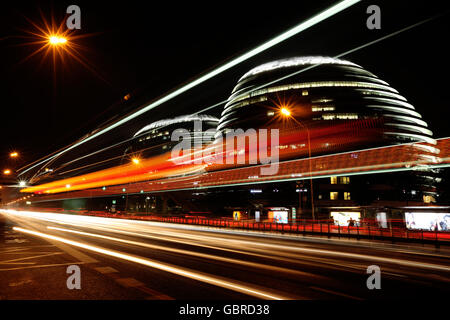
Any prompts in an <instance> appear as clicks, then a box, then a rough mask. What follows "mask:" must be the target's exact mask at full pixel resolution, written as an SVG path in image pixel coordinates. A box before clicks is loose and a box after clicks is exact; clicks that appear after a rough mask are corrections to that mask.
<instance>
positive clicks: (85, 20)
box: [0, 0, 450, 167]
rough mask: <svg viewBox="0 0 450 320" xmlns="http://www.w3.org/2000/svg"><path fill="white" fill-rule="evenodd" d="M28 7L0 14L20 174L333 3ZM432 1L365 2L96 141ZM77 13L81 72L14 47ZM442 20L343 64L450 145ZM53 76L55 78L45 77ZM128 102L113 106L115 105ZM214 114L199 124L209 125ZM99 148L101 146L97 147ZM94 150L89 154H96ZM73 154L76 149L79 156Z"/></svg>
mask: <svg viewBox="0 0 450 320" xmlns="http://www.w3.org/2000/svg"><path fill="white" fill-rule="evenodd" d="M295 3H296V4H295V5H293V4H292V1H289V2H287V1H286V2H284V1H274V2H272V3H265V2H261V1H257V2H246V3H245V4H246V5H244V2H243V1H235V2H233V1H223V2H220V1H218V2H216V1H215V2H209V4H205V3H198V4H197V3H194V2H185V3H184V4H179V3H178V2H171V1H166V2H161V3H158V4H155V2H153V1H120V2H115V1H107V2H106V1H105V2H102V1H70V2H67V1H29V2H22V1H21V2H20V3H19V4H14V3H11V4H5V3H2V8H1V9H0V14H1V17H0V21H1V29H0V33H1V39H2V40H1V42H0V43H1V48H2V49H1V54H2V58H1V60H0V61H1V74H2V80H3V85H2V86H1V97H2V99H1V106H2V111H1V116H2V122H1V127H0V128H1V129H0V130H1V137H2V139H1V145H0V151H1V152H2V153H1V155H4V156H0V163H1V165H2V167H3V166H5V165H7V163H6V160H3V159H4V158H7V153H8V152H9V151H10V150H13V149H16V150H18V151H19V152H21V153H22V157H23V158H22V159H23V161H24V162H26V163H28V162H31V161H34V160H36V159H37V158H38V157H40V156H44V155H45V154H48V153H49V152H52V151H55V150H56V149H57V148H60V147H63V146H65V145H67V144H68V143H70V142H73V141H74V140H76V139H77V138H80V137H81V136H83V135H85V134H86V133H88V132H90V131H92V130H93V129H95V128H96V127H97V126H98V125H100V124H101V123H103V122H104V121H106V120H108V119H110V118H113V117H118V116H121V115H124V114H126V113H127V112H130V111H131V110H133V109H135V108H138V107H139V106H142V105H145V103H146V102H148V101H151V100H152V99H154V98H156V97H158V96H160V95H161V94H163V93H164V92H166V91H168V90H170V89H171V88H173V87H174V86H177V85H180V84H182V83H185V82H186V81H188V80H189V79H191V78H193V77H195V76H196V75H198V74H199V73H201V72H204V71H206V70H208V69H209V68H212V67H213V66H215V65H218V64H220V63H222V62H224V61H226V60H228V59H230V58H232V57H234V56H236V55H238V54H240V53H244V52H245V51H247V50H249V49H252V48H253V47H255V46H256V45H259V44H261V43H262V42H264V41H266V40H268V39H270V38H271V37H273V36H275V35H277V34H279V33H281V32H283V31H285V30H287V29H288V28H290V27H292V26H294V25H296V24H298V23H300V22H302V21H303V20H304V19H306V18H308V17H310V16H311V15H313V14H314V13H317V12H319V11H320V10H323V9H325V8H327V7H328V6H329V5H330V4H332V3H334V2H333V1H317V0H308V1H304V0H299V1H296V2H295ZM444 3H445V2H444V1H435V0H430V1H426V2H422V4H413V3H412V2H411V1H370V2H365V1H363V2H362V3H360V4H358V5H356V6H354V7H353V8H351V9H348V10H346V11H345V12H343V13H341V14H339V15H338V16H336V17H334V18H332V19H330V20H327V21H326V22H323V23H321V24H320V25H318V26H316V27H314V28H312V29H310V30H308V31H306V32H304V33H302V34H300V35H297V36H295V37H294V38H292V39H291V40H288V41H286V42H284V43H282V44H281V45H278V46H277V47H276V48H273V49H270V50H268V51H267V52H265V53H263V54H260V55H258V56H256V57H255V58H253V59H251V60H249V61H247V62H245V63H243V64H241V65H239V66H237V67H235V68H233V69H232V70H230V71H228V72H226V73H224V74H223V75H221V76H219V77H217V78H215V79H214V80H211V81H208V82H207V83H205V84H204V85H202V86H200V87H199V88H197V89H195V90H193V91H192V92H190V93H188V94H186V95H183V96H182V97H180V98H178V99H176V100H174V101H172V102H169V103H166V104H164V105H163V106H161V107H159V108H157V109H155V110H154V111H151V112H149V113H148V114H145V115H144V116H143V117H141V118H140V119H139V121H136V122H133V123H130V124H129V125H127V126H124V127H122V128H120V129H119V130H117V131H115V132H114V133H112V134H111V135H110V136H109V137H105V141H103V142H104V143H109V141H113V140H114V139H122V138H123V137H126V136H131V135H132V134H134V132H135V131H137V130H138V129H139V128H140V126H142V125H143V124H144V123H149V122H152V121H154V120H158V119H161V118H165V117H172V116H176V115H180V114H189V113H192V112H195V111H197V110H199V109H201V108H203V107H207V106H209V105H211V104H213V103H215V102H218V101H221V100H223V99H226V98H227V96H228V95H229V93H230V92H231V90H232V89H233V86H234V84H235V83H236V81H237V80H238V79H239V77H240V76H241V75H242V74H244V73H245V72H246V71H248V70H249V69H250V68H252V67H254V66H257V65H258V64H261V63H264V62H267V61H270V60H274V59H278V58H285V57H289V56H301V55H324V56H334V55H337V54H339V53H342V52H344V51H346V50H349V49H352V48H354V47H357V46H359V45H362V44H364V43H367V42H369V41H371V40H374V39H376V38H378V37H381V36H384V35H386V34H389V33H391V32H393V31H396V30H398V29H401V28H403V27H406V26H409V25H411V24H413V23H415V22H418V21H420V20H423V19H425V18H428V17H431V16H433V15H435V14H437V13H442V12H444V11H445V8H444V5H443V4H444ZM71 4H77V5H79V6H80V8H81V14H82V22H81V27H82V28H81V30H79V31H77V32H76V33H75V35H89V37H86V38H82V39H79V40H77V41H76V43H77V44H78V45H80V46H81V48H80V49H79V52H80V53H81V56H82V59H83V60H84V61H85V62H86V63H87V64H88V65H89V66H90V67H89V68H88V67H86V66H84V65H82V64H81V63H79V62H78V61H76V60H75V59H73V58H70V57H69V56H66V57H65V59H64V62H63V61H56V63H55V64H54V63H53V61H52V59H50V58H49V57H47V58H44V57H43V54H36V55H35V56H33V57H32V58H30V59H28V60H26V61H25V62H23V61H22V60H23V59H24V58H26V57H27V56H28V55H30V54H31V53H32V52H33V51H35V50H36V49H38V48H39V46H37V45H24V44H26V43H27V42H29V41H32V40H30V39H24V38H23V36H25V35H27V33H26V32H25V31H24V30H28V31H36V30H35V29H34V27H33V26H32V25H31V23H30V22H28V21H27V19H29V20H32V21H33V22H35V23H36V24H38V25H43V19H42V17H41V14H42V15H43V16H44V17H45V19H47V20H48V21H51V19H52V18H53V19H54V20H55V22H56V23H57V24H59V23H61V22H63V21H64V19H65V11H66V8H67V6H69V5H71ZM370 4H377V5H379V6H380V7H381V10H382V11H381V12H382V29H381V30H368V29H367V28H366V19H367V17H368V15H367V14H366V12H365V11H366V8H367V6H368V5H370ZM449 26H450V23H449V16H448V15H447V16H444V17H441V18H437V19H436V20H433V21H431V22H429V23H427V24H425V25H422V26H420V27H417V28H415V29H413V30H410V31H408V32H405V33H402V34H401V35H398V36H396V37H393V38H391V39H389V40H386V41H383V42H381V43H379V44H376V45H374V46H372V47H370V48H366V49H363V50H361V51H358V52H356V53H353V54H351V55H349V56H347V57H345V58H346V59H348V60H351V61H353V62H355V63H358V64H360V65H361V66H363V67H365V68H366V69H368V70H369V71H371V72H373V73H375V74H376V75H378V76H379V77H380V78H382V79H384V80H385V81H387V82H389V83H390V84H391V85H392V86H393V87H394V88H396V89H397V90H399V91H400V93H401V94H402V95H404V96H405V97H406V98H407V99H408V100H409V101H410V102H411V103H412V104H413V105H415V107H416V109H417V110H418V111H419V112H420V113H421V114H422V115H423V118H424V119H425V120H426V121H427V122H428V123H429V126H430V128H431V130H432V131H433V132H434V133H435V136H436V137H444V136H450V125H449V124H448V118H446V117H445V114H448V113H447V109H448V92H449V89H448V86H449V85H448V83H449V81H448V80H447V79H446V75H448V74H450V73H449V71H450V70H449V65H450V64H449V62H448V59H449V52H448V39H449V32H450V28H449ZM54 70H56V72H54ZM128 93H129V94H130V95H131V99H130V100H128V101H124V100H123V97H124V96H125V95H126V94H128ZM220 112H221V108H217V109H215V110H214V111H212V112H211V113H212V114H214V115H218V114H220ZM108 139H109V140H108ZM100 144H101V143H99V145H100ZM83 152H85V150H79V154H82V153H83Z"/></svg>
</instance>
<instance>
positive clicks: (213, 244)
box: [0, 210, 450, 300]
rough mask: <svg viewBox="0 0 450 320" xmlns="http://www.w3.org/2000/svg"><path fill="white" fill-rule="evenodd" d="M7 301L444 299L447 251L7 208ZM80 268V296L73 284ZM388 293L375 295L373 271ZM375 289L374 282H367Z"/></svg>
mask: <svg viewBox="0 0 450 320" xmlns="http://www.w3.org/2000/svg"><path fill="white" fill-rule="evenodd" d="M0 212H1V213H0V214H3V215H4V217H5V219H6V220H7V224H6V226H4V227H3V244H2V246H1V247H0V287H1V289H2V290H1V292H2V293H1V294H0V296H1V298H3V299H161V300H169V299H176V300H178V299H189V300H197V299H198V300H248V299H270V300H279V299H281V300H323V299H327V300H328V299H332V300H334V299H346V300H361V299H363V300H365V299H399V298H400V299H409V298H414V299H417V298H421V297H423V298H426V299H428V300H429V299H430V298H431V299H433V298H438V299H442V298H443V297H446V296H447V297H448V295H449V293H450V286H449V284H450V248H447V247H441V248H435V247H433V246H421V245H417V244H415V245H412V244H411V245H405V244H402V245H398V244H390V243H382V242H370V241H364V240H359V241H358V240H338V239H327V238H319V237H303V236H291V235H277V234H271V233H258V232H247V231H238V230H231V229H219V228H208V227H201V226H192V225H179V224H169V223H159V222H149V221H136V220H126V219H111V218H101V217H92V216H79V215H69V214H60V213H43V212H41V213H37V212H24V211H13V210H9V211H5V210H2V211H0ZM69 265H78V266H79V267H80V272H81V273H80V274H81V289H79V290H77V289H73V290H69V289H68V288H67V285H66V281H67V278H68V277H69V276H70V274H67V273H66V269H67V267H68V266H69ZM373 265H375V266H378V267H379V268H380V271H381V273H380V285H381V289H369V288H368V286H367V280H368V278H369V277H370V276H371V275H372V273H371V274H368V273H367V268H368V267H369V266H373ZM369 282H370V283H374V282H373V277H372V280H371V281H369Z"/></svg>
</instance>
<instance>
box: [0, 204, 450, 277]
mask: <svg viewBox="0 0 450 320" xmlns="http://www.w3.org/2000/svg"><path fill="white" fill-rule="evenodd" d="M0 212H5V213H9V214H12V215H17V216H24V217H29V218H37V219H42V218H43V219H48V218H52V217H53V218H54V221H62V222H72V221H73V222H81V223H84V224H85V226H88V227H89V225H91V223H103V224H104V225H108V226H113V225H116V226H120V227H121V228H130V227H132V225H138V226H137V227H135V228H136V230H140V231H141V232H142V231H143V230H144V229H143V227H144V226H147V227H151V228H152V229H154V232H157V231H158V226H161V227H163V228H160V231H159V232H160V234H159V235H158V237H157V239H160V240H161V239H164V236H170V235H172V236H174V237H177V238H180V237H181V238H183V237H184V238H189V239H192V240H194V241H205V242H207V243H208V242H209V243H213V244H221V245H229V246H231V247H235V248H245V249H246V250H250V249H256V250H258V251H259V252H261V253H266V254H268V253H271V254H278V255H283V256H284V255H286V256H290V257H297V258H298V255H297V254H298V253H304V254H313V255H321V256H330V257H341V258H342V257H343V258H352V259H357V260H369V261H377V262H385V263H392V264H396V265H403V266H407V267H417V268H424V269H431V270H440V271H447V272H448V271H450V267H449V266H444V265H438V264H429V263H422V262H418V261H410V260H405V259H399V258H384V257H380V256H374V255H366V254H356V253H348V252H340V251H333V250H324V249H315V248H306V247H305V246H304V245H293V244H290V245H289V246H287V245H285V244H283V243H268V242H267V241H264V242H263V241H254V240H252V241H250V240H244V239H242V237H236V238H229V237H224V236H223V233H224V232H223V231H216V230H213V229H204V231H207V232H208V233H212V234H211V235H201V234H199V233H198V232H197V233H189V231H190V230H191V231H192V230H202V228H198V227H196V228H193V227H192V226H183V225H181V226H179V225H170V224H165V223H160V222H149V221H136V220H125V219H120V220H118V219H110V218H102V217H89V216H73V215H66V214H57V213H45V212H33V211H16V210H0ZM170 228H172V229H175V231H174V232H171V231H168V230H167V229H170ZM183 229H184V230H185V231H184V232H183V233H182V232H180V231H181V230H183ZM129 230H132V229H129ZM227 232H228V233H233V231H227ZM161 234H163V235H164V236H161ZM236 235H239V236H242V233H236ZM289 253H291V254H289Z"/></svg>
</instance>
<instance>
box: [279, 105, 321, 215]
mask: <svg viewBox="0 0 450 320" xmlns="http://www.w3.org/2000/svg"><path fill="white" fill-rule="evenodd" d="M280 112H281V114H282V115H283V116H285V117H289V118H291V119H293V120H294V121H295V122H296V123H298V124H299V125H300V126H302V128H304V129H305V130H306V134H307V138H308V156H309V182H310V188H311V213H312V218H313V220H315V212H314V211H315V208H314V190H313V181H312V163H311V136H310V133H309V129H308V127H307V126H305V125H304V124H303V123H302V122H301V121H299V120H297V119H295V118H294V117H292V116H291V111H290V110H289V109H288V108H286V107H283V108H281V109H280Z"/></svg>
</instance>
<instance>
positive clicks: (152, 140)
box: [125, 115, 219, 158]
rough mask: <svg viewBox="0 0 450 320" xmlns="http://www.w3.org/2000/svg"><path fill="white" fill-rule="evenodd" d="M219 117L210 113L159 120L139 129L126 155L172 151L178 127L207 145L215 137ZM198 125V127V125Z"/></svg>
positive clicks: (147, 156)
mask: <svg viewBox="0 0 450 320" xmlns="http://www.w3.org/2000/svg"><path fill="white" fill-rule="evenodd" d="M218 122H219V119H217V118H216V117H213V116H210V115H184V116H179V117H176V118H172V119H164V120H159V121H156V122H153V123H150V124H149V125H146V126H145V127H143V128H141V129H140V130H138V131H137V132H136V133H135V134H134V136H133V138H134V139H133V141H132V143H131V144H130V146H129V147H128V148H127V149H126V151H125V156H126V157H130V155H139V156H140V157H143V158H149V157H152V156H155V155H158V154H162V153H165V152H168V151H170V150H171V149H172V148H173V146H175V145H176V144H177V143H178V141H172V140H171V135H172V133H173V132H174V131H175V130H177V129H182V130H187V131H188V132H189V133H190V135H191V138H192V141H194V139H195V138H196V137H197V135H198V138H199V139H201V144H202V145H205V144H207V143H210V142H211V141H212V140H213V139H214V132H215V130H211V129H216V127H217V124H218ZM196 126H198V128H197V127H196Z"/></svg>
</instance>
